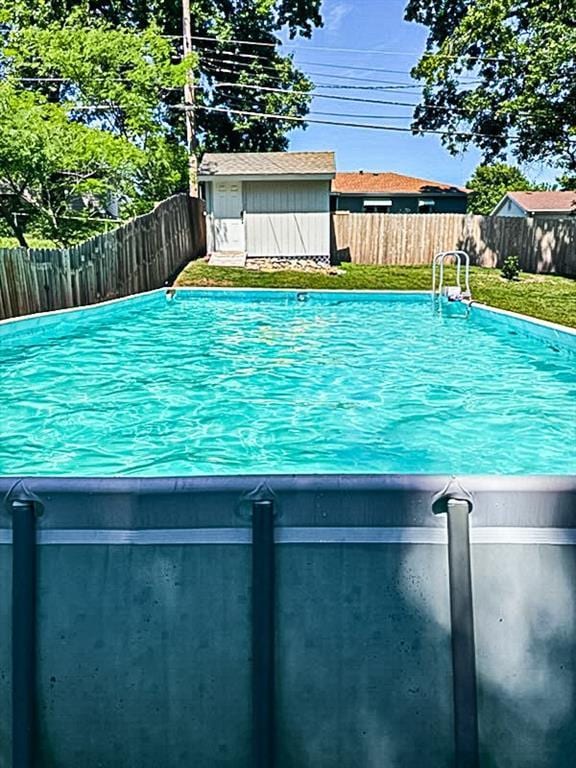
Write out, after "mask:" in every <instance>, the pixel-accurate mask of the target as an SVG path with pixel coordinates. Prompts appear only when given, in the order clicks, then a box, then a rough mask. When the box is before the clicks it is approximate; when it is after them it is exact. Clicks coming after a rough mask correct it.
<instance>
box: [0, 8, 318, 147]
mask: <svg viewBox="0 0 576 768" xmlns="http://www.w3.org/2000/svg"><path fill="white" fill-rule="evenodd" d="M2 3H3V4H4V6H7V7H10V9H11V18H12V23H13V24H14V23H19V24H20V25H24V24H26V23H30V21H29V20H30V18H33V19H34V24H36V25H38V26H44V27H45V26H47V25H49V24H50V23H52V22H58V23H62V22H63V21H64V20H65V19H66V18H67V16H68V14H69V12H70V9H73V8H83V9H85V8H88V10H89V14H90V17H91V18H100V19H102V20H105V21H106V22H108V23H110V24H112V25H113V26H115V27H118V28H128V27H129V28H132V29H137V30H144V29H147V28H148V27H149V26H150V25H151V24H155V25H157V26H158V28H159V29H160V31H161V32H162V34H164V35H168V36H172V37H171V45H172V50H173V52H174V53H175V54H179V53H180V54H181V52H182V39H181V35H182V17H181V13H182V6H181V0H150V2H146V3H143V2H141V0H123V1H122V2H111V1H110V0H67V1H66V2H58V0H17V1H16V0H0V7H1V5H2ZM320 5H321V0H191V3H190V6H191V8H190V10H191V26H192V34H193V35H194V37H195V40H194V45H195V46H196V48H197V51H198V59H197V62H196V66H195V68H194V69H195V79H196V83H197V89H196V103H197V105H198V109H197V111H196V126H197V138H198V152H199V153H201V152H202V151H204V150H212V151H234V150H243V151H272V150H283V149H286V147H287V145H288V139H287V133H288V132H289V131H291V130H293V129H294V128H295V127H297V126H299V125H302V124H301V123H299V122H298V121H294V120H291V119H284V120H283V119H281V118H282V117H285V118H294V117H297V118H304V117H305V116H306V114H307V113H308V110H309V105H310V98H311V97H310V93H309V92H310V90H311V87H312V83H311V82H310V81H309V80H308V79H307V78H306V76H305V75H304V74H303V73H302V72H301V71H300V70H298V68H297V67H296V65H295V63H294V60H293V56H292V55H287V54H284V53H283V52H282V51H281V46H280V40H279V38H278V33H279V32H280V31H281V30H284V29H287V30H288V33H289V35H290V37H292V38H293V37H296V36H298V35H301V36H304V37H310V35H311V34H312V31H313V29H314V28H315V27H318V26H321V24H322V18H321V15H320ZM198 38H207V39H198ZM236 40H248V41H250V44H249V45H246V44H243V43H237V42H234V41H236ZM247 85H249V86H260V87H261V88H263V89H275V90H256V89H254V88H253V87H250V88H248V87H242V86H247ZM287 91H293V93H288V92H287ZM162 102H163V104H165V105H167V106H171V107H176V106H177V105H178V104H181V102H182V94H181V92H174V91H172V92H167V93H165V94H163V98H162ZM239 112H255V113H257V114H262V113H264V112H267V113H269V114H274V115H277V116H279V117H280V119H274V120H266V119H262V118H260V117H257V116H251V115H242V114H238V113H239ZM167 119H168V121H169V122H170V124H171V125H172V127H173V129H174V132H175V133H176V134H178V135H179V136H181V137H183V136H184V135H185V129H184V116H183V113H182V111H181V110H178V109H172V110H170V112H169V114H168V116H167Z"/></svg>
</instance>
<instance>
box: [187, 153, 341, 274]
mask: <svg viewBox="0 0 576 768" xmlns="http://www.w3.org/2000/svg"><path fill="white" fill-rule="evenodd" d="M335 173H336V168H335V161H334V153H333V152H242V153H240V152H238V153H229V154H206V155H204V157H203V159H202V163H201V164H200V168H199V174H198V179H199V181H200V184H201V190H202V195H203V197H204V199H205V201H206V212H207V216H208V222H207V224H208V226H207V232H208V251H209V252H211V253H237V254H243V255H244V256H246V257H247V258H248V259H252V258H258V259H271V260H288V261H291V260H310V261H314V262H317V263H326V264H329V262H330V185H331V182H332V179H333V178H334V176H335Z"/></svg>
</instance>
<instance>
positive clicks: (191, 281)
mask: <svg viewBox="0 0 576 768" xmlns="http://www.w3.org/2000/svg"><path fill="white" fill-rule="evenodd" d="M342 269H343V270H344V274H342V275H331V274H327V273H314V272H292V271H282V272H258V271H256V270H250V269H236V268H226V267H210V266H208V264H207V263H206V261H204V260H200V261H194V262H191V263H190V264H189V265H188V266H187V267H186V269H184V271H183V272H182V273H181V274H180V276H179V277H178V280H177V282H176V284H177V285H197V286H205V285H214V286H222V287H238V288H341V289H343V290H354V289H356V290H358V289H363V290H370V289H389V290H390V289H392V290H402V291H411V290H412V291H413V290H430V286H431V280H432V270H431V268H430V267H427V266H426V267H372V266H363V265H359V264H343V265H342ZM447 273H448V274H447V277H448V281H450V278H451V276H452V272H451V270H447ZM470 286H471V288H472V295H473V297H474V300H475V301H480V302H482V303H484V304H490V305H491V306H493V307H500V308H501V309H509V310H512V311H513V312H521V313H522V314H524V315H532V316H533V317H539V318H541V319H543V320H549V321H551V322H553V323H561V324H562V325H569V326H572V327H575V328H576V280H571V279H568V278H565V277H555V276H553V275H529V274H525V273H522V274H521V276H520V280H519V281H518V282H507V281H506V280H503V279H502V278H501V277H500V271H499V270H497V269H483V268H481V267H474V268H473V269H472V270H471V276H470Z"/></svg>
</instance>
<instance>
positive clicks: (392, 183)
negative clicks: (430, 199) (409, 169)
mask: <svg viewBox="0 0 576 768" xmlns="http://www.w3.org/2000/svg"><path fill="white" fill-rule="evenodd" d="M332 192H336V193H339V194H349V195H354V194H363V195H365V194H371V193H373V194H416V195H421V194H434V193H435V192H436V193H442V194H447V193H452V194H467V192H468V190H466V189H465V188H464V187H457V186H455V185H454V184H445V183H443V182H440V181H431V180H430V179H420V178H418V177H417V176H405V175H404V174H402V173H394V172H392V171H378V172H372V171H354V172H349V173H337V174H336V178H335V179H334V181H333V182H332Z"/></svg>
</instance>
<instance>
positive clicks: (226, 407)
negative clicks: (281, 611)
mask: <svg viewBox="0 0 576 768" xmlns="http://www.w3.org/2000/svg"><path fill="white" fill-rule="evenodd" d="M460 309H461V308H460ZM451 315H452V313H448V314H447V313H443V314H436V313H434V312H433V310H432V304H431V299H430V295H429V294H424V293H421V294H419V293H394V292H389V293H386V292H369V293H368V292H367V293H361V292H359V293H353V292H350V293H344V292H334V291H258V290H227V289H190V290H187V289H183V290H178V291H177V292H176V293H173V292H168V293H167V292H166V291H165V290H159V291H154V292H152V293H149V294H146V295H143V296H138V297H132V298H130V299H126V300H119V301H116V302H110V303H108V304H104V305H99V306H97V307H90V308H85V309H80V310H72V311H70V310H67V311H64V312H58V313H51V314H49V315H43V316H37V317H32V318H26V319H20V320H14V321H7V322H4V323H2V324H0V345H1V350H2V353H1V356H2V368H1V374H0V389H1V397H0V475H9V476H10V475H18V476H21V475H27V476H34V475H51V476H54V475H56V476H191V475H237V474H243V475H245V474H291V473H297V474H316V473H335V474H342V473H399V474H418V473H441V474H461V473H466V474H471V473H474V474H506V475H512V474H573V473H574V472H576V333H574V332H571V331H569V330H568V329H566V330H565V331H564V330H562V329H560V328H559V327H557V326H552V325H550V324H546V323H538V322H531V321H529V320H527V319H522V318H520V317H518V316H515V315H511V314H510V313H503V312H498V311H493V310H489V309H487V308H485V307H480V306H473V307H472V310H471V312H470V315H469V317H468V318H466V317H464V315H463V313H462V312H459V311H457V310H456V311H455V312H454V315H453V316H451Z"/></svg>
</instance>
